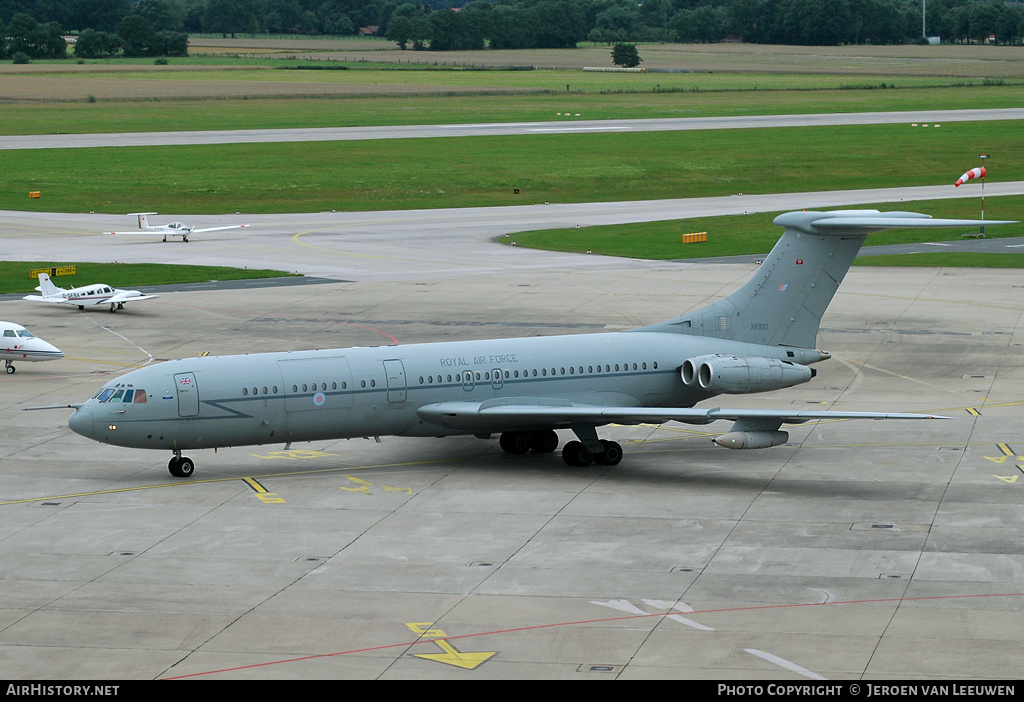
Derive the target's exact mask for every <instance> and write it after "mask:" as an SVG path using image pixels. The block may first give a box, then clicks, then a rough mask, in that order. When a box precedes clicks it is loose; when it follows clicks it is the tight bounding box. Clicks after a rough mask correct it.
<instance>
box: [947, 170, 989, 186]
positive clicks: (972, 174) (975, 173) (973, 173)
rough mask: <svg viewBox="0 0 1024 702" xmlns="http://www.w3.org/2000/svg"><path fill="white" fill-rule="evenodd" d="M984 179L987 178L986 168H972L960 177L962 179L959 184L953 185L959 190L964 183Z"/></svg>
mask: <svg viewBox="0 0 1024 702" xmlns="http://www.w3.org/2000/svg"><path fill="white" fill-rule="evenodd" d="M984 177H985V168H984V167H982V168H972V169H971V170H969V171H967V172H966V173H964V174H963V175H962V176H960V179H959V180H957V182H955V183H953V185H954V186H955V187H957V188H959V187H960V186H961V185H963V184H964V183H966V182H967V181H969V180H970V179H971V178H984Z"/></svg>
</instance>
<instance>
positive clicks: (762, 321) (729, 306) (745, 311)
mask: <svg viewBox="0 0 1024 702" xmlns="http://www.w3.org/2000/svg"><path fill="white" fill-rule="evenodd" d="M774 223H775V224H777V225H779V226H781V227H784V228H785V231H784V232H783V234H782V237H781V238H780V239H779V241H778V243H776V244H775V246H774V248H772V250H771V253H769V254H768V256H767V257H766V258H765V259H764V262H763V263H762V264H761V266H760V267H759V268H758V270H757V273H756V274H755V275H754V277H753V278H751V279H750V280H749V281H748V282H747V283H746V284H745V285H744V286H743V287H742V288H740V289H739V290H737V291H736V292H734V293H732V294H731V295H729V296H728V297H726V298H724V299H722V300H719V301H718V302H715V303H712V304H710V305H708V306H706V307H702V308H700V309H697V310H695V311H693V312H689V313H687V314H684V315H682V316H680V317H678V318H676V319H673V320H669V321H667V322H661V323H659V324H655V325H652V326H649V327H644V328H643V329H642V330H640V331H672V332H677V333H681V334H694V335H698V336H713V337H717V338H721V339H729V340H733V341H742V342H747V343H752V344H760V345H765V346H787V347H796V348H806V349H810V348H814V346H815V342H816V339H817V336H818V327H819V325H820V323H821V318H822V315H824V313H825V309H826V308H827V307H828V305H829V303H830V302H831V301H832V297H833V296H834V295H835V293H836V291H837V290H838V289H839V284H840V283H842V282H843V278H844V277H845V276H846V272H847V271H848V270H849V269H850V266H851V265H852V264H853V260H854V258H856V256H857V253H858V252H859V251H860V248H861V245H862V244H863V243H864V240H865V238H866V237H867V235H868V234H869V233H873V232H880V231H884V230H886V229H897V228H909V227H914V228H923V227H974V226H979V225H981V224H983V222H981V221H980V220H961V219H932V218H931V217H930V216H929V215H925V214H918V213H916V212H884V213H883V212H879V211H878V210H838V211H834V212H807V211H801V212H788V213H786V214H782V215H779V216H778V217H776V218H775V220H774ZM1010 223H1011V222H1005V221H999V222H994V221H987V222H984V224H985V225H993V224H1010Z"/></svg>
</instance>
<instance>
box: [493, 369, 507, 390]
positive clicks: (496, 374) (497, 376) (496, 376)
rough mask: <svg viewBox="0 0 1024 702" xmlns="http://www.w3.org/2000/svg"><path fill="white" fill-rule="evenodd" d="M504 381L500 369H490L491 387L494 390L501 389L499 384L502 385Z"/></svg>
mask: <svg viewBox="0 0 1024 702" xmlns="http://www.w3.org/2000/svg"><path fill="white" fill-rule="evenodd" d="M504 383H505V381H504V379H503V378H502V377H501V369H500V368H495V369H494V370H492V371H491V387H492V388H494V389H495V390H501V386H502V385H504Z"/></svg>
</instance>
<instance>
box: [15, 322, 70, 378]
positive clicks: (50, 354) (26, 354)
mask: <svg viewBox="0 0 1024 702" xmlns="http://www.w3.org/2000/svg"><path fill="white" fill-rule="evenodd" d="M0 334H2V335H3V341H2V342H0V358H2V359H4V369H5V370H6V371H7V372H8V373H13V372H14V362H15V361H52V360H53V359H55V358H64V352H63V351H61V350H60V349H58V348H57V347H56V346H54V345H53V344H50V343H47V342H45V341H43V340H42V339H40V338H39V337H38V336H36V335H35V334H33V333H32V332H30V331H29V330H28V329H26V328H25V327H23V326H21V325H20V324H15V323H14V322H0Z"/></svg>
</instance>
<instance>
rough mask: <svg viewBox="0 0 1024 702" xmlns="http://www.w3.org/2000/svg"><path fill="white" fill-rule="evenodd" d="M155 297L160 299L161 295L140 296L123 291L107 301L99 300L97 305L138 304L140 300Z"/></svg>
mask: <svg viewBox="0 0 1024 702" xmlns="http://www.w3.org/2000/svg"><path fill="white" fill-rule="evenodd" d="M154 297H160V296H159V295H138V294H132V291H127V290H122V291H121V292H119V293H117V294H116V295H114V296H112V297H108V298H106V299H105V300H98V301H97V302H96V303H95V304H97V305H109V304H112V303H119V302H138V301H140V300H152V299H153V298H154Z"/></svg>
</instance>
